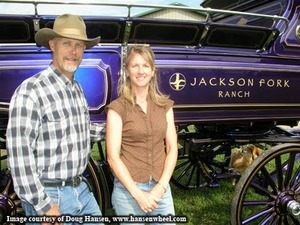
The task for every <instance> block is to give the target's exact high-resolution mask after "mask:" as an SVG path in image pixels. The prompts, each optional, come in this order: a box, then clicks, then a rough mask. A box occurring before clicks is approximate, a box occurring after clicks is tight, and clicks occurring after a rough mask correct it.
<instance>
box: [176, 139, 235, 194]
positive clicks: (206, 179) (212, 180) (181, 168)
mask: <svg viewBox="0 0 300 225" xmlns="http://www.w3.org/2000/svg"><path fill="white" fill-rule="evenodd" d="M196 142H197V141H196V140H195V139H193V138H192V139H179V148H178V158H177V165H176V167H175V170H174V172H173V175H172V178H171V182H172V183H173V184H174V185H175V186H177V187H178V188H180V189H195V188H200V187H219V184H218V179H219V178H220V176H222V174H224V172H225V170H226V169H225V168H226V167H228V164H229V160H230V158H229V155H230V153H231V152H230V151H231V150H230V149H231V148H230V146H229V145H227V144H222V143H215V144H211V143H210V144H203V143H201V144H199V143H196Z"/></svg>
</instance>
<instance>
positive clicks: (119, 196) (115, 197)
mask: <svg viewBox="0 0 300 225" xmlns="http://www.w3.org/2000/svg"><path fill="white" fill-rule="evenodd" d="M156 184H157V182H156V181H155V180H153V179H150V180H149V181H148V182H145V183H138V182H137V183H136V185H137V186H138V187H139V188H140V189H141V190H143V191H150V190H151V189H152V188H153V187H154V186H155V185H156ZM112 205H113V208H114V210H115V213H116V214H117V215H118V216H129V215H133V216H145V217H147V216H158V215H160V216H169V215H172V216H174V215H175V209H174V203H173V197H172V193H171V188H170V185H169V186H168V188H167V191H166V192H165V193H164V195H163V197H162V200H161V201H160V202H159V203H158V208H157V209H155V210H153V211H152V212H151V213H145V212H144V211H142V210H141V208H140V206H139V205H138V204H137V202H136V200H135V199H134V198H133V197H132V196H131V194H130V193H129V192H128V191H127V189H126V188H125V187H124V186H123V185H122V184H121V182H120V181H119V180H118V179H115V180H114V189H113V193H112ZM120 224H122V223H120ZM125 224H128V223H125ZM133 224H144V223H130V225H133ZM151 224H162V223H161V222H160V223H151ZM168 224H169V225H173V224H175V223H168Z"/></svg>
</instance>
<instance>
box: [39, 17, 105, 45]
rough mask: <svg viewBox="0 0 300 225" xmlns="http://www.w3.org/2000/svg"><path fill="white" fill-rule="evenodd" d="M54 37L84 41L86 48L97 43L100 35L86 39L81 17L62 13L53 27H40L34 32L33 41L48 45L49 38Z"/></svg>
mask: <svg viewBox="0 0 300 225" xmlns="http://www.w3.org/2000/svg"><path fill="white" fill-rule="evenodd" d="M55 37H64V38H71V39H76V40H81V41H84V42H85V44H86V49H88V48H91V47H93V46H95V45H97V44H98V43H99V41H100V36H99V37H96V38H93V39H88V38H87V35H86V26H85V23H84V21H83V19H82V18H81V17H80V16H77V15H71V14H63V15H61V16H58V17H57V18H56V19H55V21H54V25H53V29H50V28H42V29H40V30H39V31H38V32H37V33H36V34H35V41H36V43H37V44H38V45H41V46H45V47H47V48H50V47H49V40H51V39H53V38H55Z"/></svg>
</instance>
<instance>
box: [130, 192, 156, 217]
mask: <svg viewBox="0 0 300 225" xmlns="http://www.w3.org/2000/svg"><path fill="white" fill-rule="evenodd" d="M135 200H136V201H137V203H138V204H139V206H140V208H141V209H142V210H143V211H144V212H145V213H150V212H152V211H153V210H155V209H157V207H158V204H157V203H158V202H159V201H161V198H160V197H158V196H156V195H155V194H154V193H152V190H151V191H150V192H145V191H142V190H141V191H140V193H138V195H137V196H136V198H135Z"/></svg>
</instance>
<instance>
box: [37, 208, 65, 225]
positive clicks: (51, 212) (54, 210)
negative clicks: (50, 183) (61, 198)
mask: <svg viewBox="0 0 300 225" xmlns="http://www.w3.org/2000/svg"><path fill="white" fill-rule="evenodd" d="M45 216H56V217H59V216H60V212H59V207H58V205H57V204H54V205H53V206H52V208H51V209H50V210H49V211H48V212H46V214H45ZM50 224H51V223H42V225H50ZM54 224H55V225H63V223H59V222H57V221H56V222H55V223H54ZM51 225H53V224H51Z"/></svg>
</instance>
